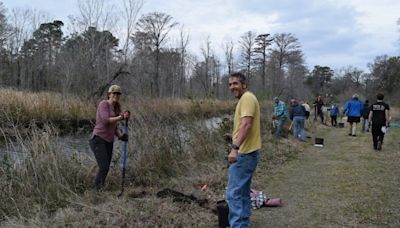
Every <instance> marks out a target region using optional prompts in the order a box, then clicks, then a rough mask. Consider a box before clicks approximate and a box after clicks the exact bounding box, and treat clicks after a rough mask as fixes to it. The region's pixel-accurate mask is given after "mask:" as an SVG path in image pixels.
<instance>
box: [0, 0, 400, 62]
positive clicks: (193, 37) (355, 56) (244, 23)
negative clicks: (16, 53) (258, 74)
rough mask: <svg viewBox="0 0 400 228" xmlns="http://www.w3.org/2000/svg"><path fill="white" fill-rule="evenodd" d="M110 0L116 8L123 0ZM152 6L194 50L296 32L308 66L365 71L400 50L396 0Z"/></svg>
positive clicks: (60, 7) (70, 7)
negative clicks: (249, 35) (185, 34)
mask: <svg viewBox="0 0 400 228" xmlns="http://www.w3.org/2000/svg"><path fill="white" fill-rule="evenodd" d="M0 1H2V2H3V3H4V5H5V7H6V8H7V9H8V10H9V11H10V10H11V9H13V8H16V7H30V8H35V9H38V10H42V11H46V12H48V13H49V15H50V16H51V18H54V19H61V20H63V21H64V22H65V23H68V19H67V17H68V15H78V14H79V11H78V7H77V2H76V1H75V0H70V1H67V0H57V1H55V0H0ZM108 2H109V3H110V4H114V7H112V8H113V9H118V8H119V5H120V2H121V0H109V1H108ZM154 11H159V12H164V13H167V14H169V15H171V16H172V17H174V19H175V20H176V21H177V22H179V23H180V24H183V25H184V26H185V28H186V29H188V30H189V33H190V42H191V43H190V49H191V51H192V52H194V53H199V52H200V51H199V50H200V47H201V46H202V44H204V43H205V40H206V39H207V37H209V38H210V40H211V42H212V46H213V48H214V49H215V51H216V53H217V54H218V53H222V50H221V46H222V42H223V41H229V40H232V41H234V42H236V41H238V40H239V38H240V36H241V35H242V34H243V33H245V32H247V31H250V30H251V31H255V32H256V33H270V34H275V33H292V34H294V36H295V37H297V38H298V39H299V41H300V43H301V45H302V50H303V52H304V54H305V57H306V63H307V65H308V67H309V68H310V69H312V68H313V66H314V65H323V66H330V67H332V68H333V69H339V68H341V67H346V66H350V65H351V66H355V67H357V68H359V69H363V70H367V63H371V62H373V61H374V58H375V57H376V56H379V55H384V54H387V55H389V56H394V55H400V45H399V38H400V32H399V26H397V24H396V22H397V20H398V19H399V18H400V1H398V0H280V1H273V0H191V1H190V0H145V5H144V7H143V8H142V10H141V12H140V15H142V14H145V13H149V12H154ZM117 36H118V35H117ZM119 38H121V37H119ZM221 57H222V56H221Z"/></svg>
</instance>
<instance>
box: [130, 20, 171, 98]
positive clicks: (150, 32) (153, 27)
mask: <svg viewBox="0 0 400 228" xmlns="http://www.w3.org/2000/svg"><path fill="white" fill-rule="evenodd" d="M176 25H178V23H177V22H175V21H173V18H172V17H171V16H170V15H168V14H165V13H160V12H153V13H149V14H146V15H143V16H142V17H141V18H140V19H139V21H138V23H137V33H139V34H143V35H145V36H147V37H148V38H149V40H150V42H151V46H152V48H153V50H152V51H154V52H155V74H154V77H153V84H154V92H155V95H156V96H157V97H160V96H161V88H160V52H161V49H162V47H163V45H164V44H165V43H166V41H167V37H168V33H169V32H170V31H171V30H172V29H173V28H174V27H175V26H176ZM152 94H153V93H152Z"/></svg>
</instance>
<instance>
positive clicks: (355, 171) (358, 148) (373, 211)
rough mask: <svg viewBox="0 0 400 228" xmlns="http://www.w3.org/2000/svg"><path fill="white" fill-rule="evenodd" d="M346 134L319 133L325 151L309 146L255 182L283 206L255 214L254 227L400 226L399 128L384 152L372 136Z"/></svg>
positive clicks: (344, 130) (337, 130)
mask: <svg viewBox="0 0 400 228" xmlns="http://www.w3.org/2000/svg"><path fill="white" fill-rule="evenodd" d="M347 131H348V129H347V127H346V128H335V129H334V128H324V129H322V130H320V133H322V135H324V139H325V147H324V148H317V147H314V146H312V145H311V143H310V145H309V146H307V148H306V149H305V151H304V152H302V153H301V154H300V155H299V156H298V158H297V159H296V160H295V161H291V162H289V163H288V164H287V165H285V166H283V167H282V168H280V169H279V170H276V171H275V172H274V174H269V176H265V177H264V179H261V180H257V186H263V187H261V189H262V190H264V191H266V192H267V194H268V195H270V196H272V197H280V198H282V199H283V200H284V203H285V204H284V206H283V207H280V208H262V209H259V210H255V211H253V216H252V227H400V195H399V192H400V129H393V130H391V132H389V134H387V136H386V138H385V143H384V145H383V150H382V151H380V152H376V151H374V150H373V149H372V144H371V143H372V139H371V134H370V133H364V134H361V133H358V135H357V137H351V136H348V135H347V133H348V132H347ZM266 155H267V152H266ZM258 176H259V175H258ZM258 178H259V177H258Z"/></svg>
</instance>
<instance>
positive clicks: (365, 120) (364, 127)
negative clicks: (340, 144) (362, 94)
mask: <svg viewBox="0 0 400 228" xmlns="http://www.w3.org/2000/svg"><path fill="white" fill-rule="evenodd" d="M362 118H363V120H362V128H361V131H362V132H365V131H367V132H369V121H368V118H369V101H368V100H365V103H364V110H363V113H362Z"/></svg>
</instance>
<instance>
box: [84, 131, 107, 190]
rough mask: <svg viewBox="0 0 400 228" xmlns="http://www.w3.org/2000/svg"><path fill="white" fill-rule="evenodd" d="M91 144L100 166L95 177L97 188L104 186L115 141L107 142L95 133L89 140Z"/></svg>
mask: <svg viewBox="0 0 400 228" xmlns="http://www.w3.org/2000/svg"><path fill="white" fill-rule="evenodd" d="M89 144H90V148H91V149H92V151H93V153H94V156H95V158H96V161H97V165H98V166H99V171H98V172H97V175H96V179H95V185H96V187H97V188H101V187H103V186H104V182H105V180H106V177H107V174H108V170H109V169H110V163H111V158H112V150H113V143H112V142H111V143H110V142H107V141H105V140H104V139H102V138H100V137H99V136H96V135H95V136H94V137H93V138H92V139H91V140H90V141H89Z"/></svg>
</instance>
